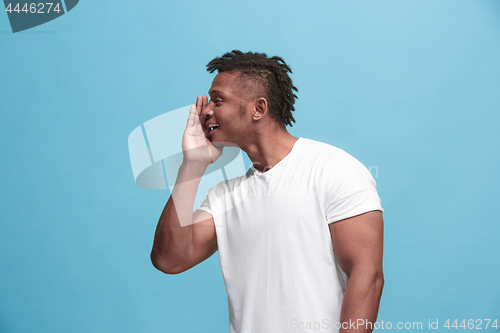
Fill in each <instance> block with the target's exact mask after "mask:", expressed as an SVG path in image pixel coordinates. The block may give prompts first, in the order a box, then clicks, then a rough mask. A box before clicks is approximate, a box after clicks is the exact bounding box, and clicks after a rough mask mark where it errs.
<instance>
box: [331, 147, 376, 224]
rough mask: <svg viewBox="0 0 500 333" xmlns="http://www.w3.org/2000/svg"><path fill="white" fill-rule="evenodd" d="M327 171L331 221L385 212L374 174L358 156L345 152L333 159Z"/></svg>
mask: <svg viewBox="0 0 500 333" xmlns="http://www.w3.org/2000/svg"><path fill="white" fill-rule="evenodd" d="M342 152H343V151H342ZM325 170H326V172H325V175H324V176H325V182H324V184H325V185H326V188H325V218H326V222H327V223H332V222H337V221H340V220H343V219H346V218H349V217H353V216H356V215H360V214H363V213H366V212H369V211H373V210H379V211H381V212H384V210H383V209H382V206H381V200H380V198H379V196H378V193H377V185H376V182H375V180H374V179H373V176H372V175H371V173H370V171H368V169H367V168H366V167H365V166H364V165H363V164H362V163H361V162H359V161H358V160H357V159H355V158H354V157H352V156H351V155H349V154H347V153H346V152H343V153H342V154H340V157H336V158H332V159H331V160H330V161H329V163H328V165H327V167H326V168H325Z"/></svg>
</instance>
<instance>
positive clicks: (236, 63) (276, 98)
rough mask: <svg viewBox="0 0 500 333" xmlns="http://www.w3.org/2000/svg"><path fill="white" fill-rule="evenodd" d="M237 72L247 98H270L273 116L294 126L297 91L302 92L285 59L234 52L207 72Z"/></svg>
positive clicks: (282, 122) (218, 59)
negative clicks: (244, 87)
mask: <svg viewBox="0 0 500 333" xmlns="http://www.w3.org/2000/svg"><path fill="white" fill-rule="evenodd" d="M233 70H237V71H238V72H239V75H238V77H237V79H236V80H237V81H239V83H242V84H243V85H245V86H246V87H247V88H248V87H251V89H244V90H245V92H246V93H247V98H248V99H250V98H258V97H262V96H264V97H266V99H267V101H268V103H269V113H270V115H271V117H272V118H273V119H274V120H275V121H276V122H277V123H278V124H279V125H280V126H283V127H284V126H285V125H290V126H292V122H295V119H294V118H293V116H292V111H295V108H294V106H293V104H294V103H295V99H297V98H298V97H297V96H296V95H295V94H294V93H293V90H295V91H296V92H298V90H297V88H296V87H295V86H294V85H293V84H292V80H291V79H290V77H289V76H288V72H290V74H291V73H292V70H291V69H290V67H288V65H287V64H286V63H285V61H284V60H283V59H282V58H281V57H276V56H275V57H271V58H268V57H267V55H266V54H265V53H252V52H247V53H243V52H241V51H239V50H233V51H231V52H228V53H225V54H224V55H223V56H222V57H217V58H215V59H213V60H212V61H210V62H209V63H208V65H207V71H208V72H210V73H213V72H214V71H217V72H218V73H222V72H230V71H233Z"/></svg>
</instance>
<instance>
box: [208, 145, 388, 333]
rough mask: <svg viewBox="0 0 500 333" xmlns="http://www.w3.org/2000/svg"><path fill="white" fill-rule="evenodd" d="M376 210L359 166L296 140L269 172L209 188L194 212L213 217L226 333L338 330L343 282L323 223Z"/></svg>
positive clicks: (337, 152) (372, 188) (335, 151)
mask: <svg viewBox="0 0 500 333" xmlns="http://www.w3.org/2000/svg"><path fill="white" fill-rule="evenodd" d="M380 204H381V200H380V198H379V197H378V194H377V191H376V183H375V180H374V179H373V177H372V175H371V174H370V172H369V171H368V169H367V168H366V167H365V166H364V165H363V164H361V163H360V162H359V161H358V160H356V159H355V158H354V157H352V156H351V155H349V154H348V153H346V152H345V151H344V150H342V149H340V148H336V147H334V146H332V145H329V144H326V143H322V142H319V141H315V140H311V139H307V138H302V137H300V138H299V139H298V140H297V141H296V142H295V144H294V146H293V148H292V150H291V151H290V153H289V154H288V155H287V156H286V157H285V158H283V159H282V160H281V161H279V162H278V163H277V164H276V165H275V166H274V167H272V168H271V169H270V170H268V171H266V172H264V173H261V172H260V171H258V170H257V169H256V168H254V167H253V166H252V167H251V168H250V169H249V170H248V172H247V173H246V174H245V175H244V176H241V177H237V178H233V179H230V180H228V181H223V182H220V183H219V184H217V185H216V186H214V187H213V188H211V189H210V190H209V194H208V195H207V198H206V199H205V200H204V201H203V203H202V204H201V206H200V208H198V209H201V210H204V211H206V212H208V213H210V214H212V216H213V219H214V224H215V228H216V233H217V244H218V251H219V258H220V267H221V270H222V276H223V279H224V283H225V286H226V290H227V294H228V305H229V320H230V332H231V333H284V332H338V329H335V323H336V322H338V321H339V319H340V308H341V304H342V298H343V295H344V290H345V285H346V283H347V277H346V275H345V273H344V272H343V271H342V269H341V268H340V266H339V265H338V262H337V260H336V259H335V255H334V252H333V245H332V240H331V235H330V230H329V227H328V224H329V223H332V222H336V221H339V220H342V219H345V218H348V217H352V216H356V215H359V214H362V213H365V212H368V211H372V210H380V211H382V212H383V209H382V207H381V205H380ZM336 327H337V328H338V324H337V326H336Z"/></svg>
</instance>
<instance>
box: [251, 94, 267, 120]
mask: <svg viewBox="0 0 500 333" xmlns="http://www.w3.org/2000/svg"><path fill="white" fill-rule="evenodd" d="M268 107H269V105H268V104H267V99H265V98H264V97H259V98H257V100H256V101H255V107H254V110H253V119H254V120H259V119H261V118H263V117H264V116H265V115H266V114H267V112H268V111H269V109H268Z"/></svg>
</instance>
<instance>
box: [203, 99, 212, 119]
mask: <svg viewBox="0 0 500 333" xmlns="http://www.w3.org/2000/svg"><path fill="white" fill-rule="evenodd" d="M213 115H214V103H213V102H209V103H208V104H207V106H205V107H204V108H202V109H201V117H202V118H203V120H207V119H210V118H212V117H213Z"/></svg>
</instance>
